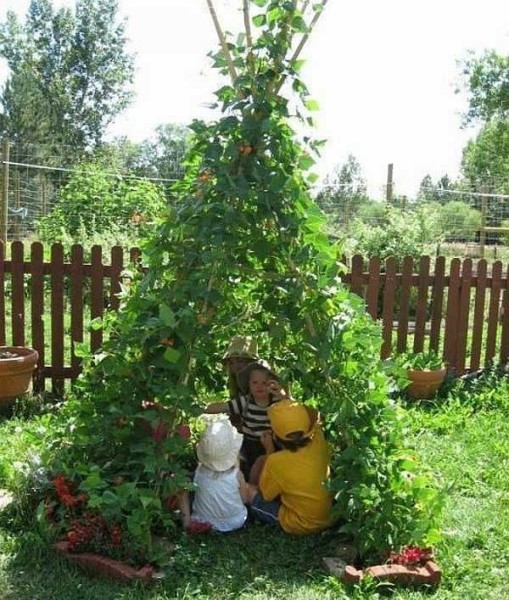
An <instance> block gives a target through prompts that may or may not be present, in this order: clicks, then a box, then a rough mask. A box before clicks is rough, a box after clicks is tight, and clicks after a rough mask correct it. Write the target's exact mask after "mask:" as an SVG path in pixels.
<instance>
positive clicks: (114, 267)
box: [110, 246, 124, 310]
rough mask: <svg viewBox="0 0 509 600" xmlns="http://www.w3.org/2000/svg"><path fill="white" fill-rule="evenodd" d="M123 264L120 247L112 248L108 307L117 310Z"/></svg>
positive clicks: (122, 253)
mask: <svg viewBox="0 0 509 600" xmlns="http://www.w3.org/2000/svg"><path fill="white" fill-rule="evenodd" d="M123 264H124V251H123V250H122V247H121V246H113V248H112V249H111V271H110V307H111V308H112V309H113V310H118V308H119V306H120V299H119V297H118V294H120V292H121V288H120V275H121V273H122V269H123Z"/></svg>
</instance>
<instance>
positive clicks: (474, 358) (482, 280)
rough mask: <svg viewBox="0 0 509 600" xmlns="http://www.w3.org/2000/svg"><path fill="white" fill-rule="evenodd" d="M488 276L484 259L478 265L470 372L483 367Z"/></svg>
mask: <svg viewBox="0 0 509 600" xmlns="http://www.w3.org/2000/svg"><path fill="white" fill-rule="evenodd" d="M486 274H487V263H486V260H485V259H484V258H482V259H481V260H480V261H479V262H478V263H477V285H476V289H475V303H474V323H473V328H472V349H471V357H470V371H477V370H478V369H479V367H480V366H481V350H482V339H483V331H484V306H485V303H486Z"/></svg>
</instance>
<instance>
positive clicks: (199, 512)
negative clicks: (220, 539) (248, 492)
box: [192, 465, 247, 531]
mask: <svg viewBox="0 0 509 600" xmlns="http://www.w3.org/2000/svg"><path fill="white" fill-rule="evenodd" d="M194 483H195V484H196V486H197V487H196V491H195V495H194V500H193V509H192V510H193V512H192V518H193V519H197V520H198V521H208V522H209V523H210V524H211V525H212V527H213V529H215V530H216V531H233V530H234V529H239V527H242V526H243V525H244V523H245V521H246V518H247V508H246V507H245V506H244V503H243V502H242V498H241V496H240V483H239V469H238V467H232V468H231V469H229V470H228V471H222V472H218V471H212V470H211V469H208V468H207V467H204V466H203V465H198V468H197V469H196V472H195V474H194Z"/></svg>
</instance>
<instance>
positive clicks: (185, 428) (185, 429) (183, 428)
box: [177, 424, 191, 440]
mask: <svg viewBox="0 0 509 600" xmlns="http://www.w3.org/2000/svg"><path fill="white" fill-rule="evenodd" d="M177 435H179V436H180V437H181V438H182V439H183V440H188V439H189V438H190V437H191V429H190V428H189V425H186V424H183V425H179V426H178V427H177Z"/></svg>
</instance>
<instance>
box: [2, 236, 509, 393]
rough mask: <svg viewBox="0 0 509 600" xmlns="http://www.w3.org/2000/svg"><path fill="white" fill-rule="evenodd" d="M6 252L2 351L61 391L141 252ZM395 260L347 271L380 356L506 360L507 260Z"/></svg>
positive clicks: (459, 367) (458, 369) (454, 367)
mask: <svg viewBox="0 0 509 600" xmlns="http://www.w3.org/2000/svg"><path fill="white" fill-rule="evenodd" d="M4 250H5V249H4V247H3V246H2V245H1V244H0V345H15V346H22V345H30V346H32V347H33V348H35V349H36V350H37V351H38V352H39V355H40V360H39V367H38V370H37V372H36V373H35V375H34V389H35V390H36V391H40V390H43V389H45V382H46V380H47V379H51V383H52V389H53V390H54V391H55V392H57V393H62V392H63V389H64V381H65V380H73V379H75V378H76V377H77V376H78V375H79V373H80V370H81V367H80V359H79V357H78V356H76V354H75V352H74V348H75V345H76V344H78V343H83V342H86V343H87V345H89V347H90V348H91V349H92V350H93V351H96V350H98V349H99V348H100V347H101V344H102V340H103V338H102V331H101V330H100V329H98V330H92V331H90V332H89V331H88V327H87V326H86V323H87V322H88V321H89V320H91V319H94V318H96V317H101V316H103V314H104V311H105V310H106V309H113V310H116V309H117V308H118V306H119V299H118V296H117V294H118V292H119V291H120V284H121V281H122V272H123V270H124V269H125V267H126V265H127V264H128V263H133V262H136V263H139V261H140V253H139V250H138V249H132V250H131V251H130V252H129V253H128V255H127V256H126V255H125V253H124V252H123V250H122V248H120V247H114V248H112V250H111V255H110V259H109V261H107V263H108V264H105V263H104V262H103V258H102V256H103V253H102V248H101V247H100V246H95V247H94V248H92V251H91V258H90V262H85V261H84V250H83V248H82V246H80V245H76V246H73V248H72V250H71V252H70V257H69V259H68V260H65V257H64V249H63V247H62V246H61V245H60V244H54V245H52V246H51V249H50V259H49V260H44V248H43V246H42V244H40V243H38V242H36V243H33V244H31V246H30V248H29V258H28V259H27V258H25V247H24V245H23V243H22V242H13V243H12V244H11V247H10V258H9V259H8V260H7V259H6V258H5V253H4ZM27 254H28V253H27ZM397 264H398V263H397V261H396V259H394V258H389V259H387V260H386V261H383V262H382V261H381V260H380V259H379V258H378V257H372V258H371V259H370V260H369V261H368V262H367V263H366V262H365V261H364V260H363V258H362V257H360V256H354V257H353V259H352V261H351V266H350V269H348V272H347V273H345V274H343V275H342V279H343V281H344V282H345V284H347V285H348V286H349V287H350V289H351V290H352V291H353V292H354V293H356V294H358V295H359V296H361V297H362V298H363V299H364V300H365V303H366V309H367V311H368V312H369V314H370V315H371V316H372V317H373V319H376V320H378V321H380V323H381V330H382V336H383V346H382V351H381V355H382V358H387V357H389V356H390V355H391V354H392V353H394V352H396V353H400V352H405V351H408V350H411V351H421V350H427V349H433V350H436V351H437V352H439V353H440V354H441V355H442V356H443V357H444V359H445V360H446V362H447V363H448V365H449V368H450V370H451V371H453V372H454V373H456V374H458V375H460V374H463V373H465V372H468V371H476V370H478V369H479V368H482V367H484V366H486V365H487V364H490V363H492V362H494V361H495V362H496V361H500V362H501V363H503V364H505V363H507V362H508V360H509V269H508V268H507V267H506V269H505V273H504V272H503V265H502V263H501V262H500V261H497V262H494V263H492V264H489V265H488V264H487V262H486V261H485V260H479V261H478V262H477V263H476V264H475V266H474V264H473V262H472V259H466V260H463V261H460V259H457V258H455V259H452V261H450V263H449V264H446V260H445V258H443V257H438V258H436V259H434V260H433V261H432V259H431V258H430V257H429V256H423V257H421V258H420V259H419V260H418V261H414V260H413V259H412V258H410V257H406V258H405V259H404V260H403V263H402V268H401V269H398V268H397ZM432 265H433V270H432V268H431V267H432ZM8 323H9V325H10V327H7V324H8ZM7 331H9V336H7ZM7 337H9V339H7Z"/></svg>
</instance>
